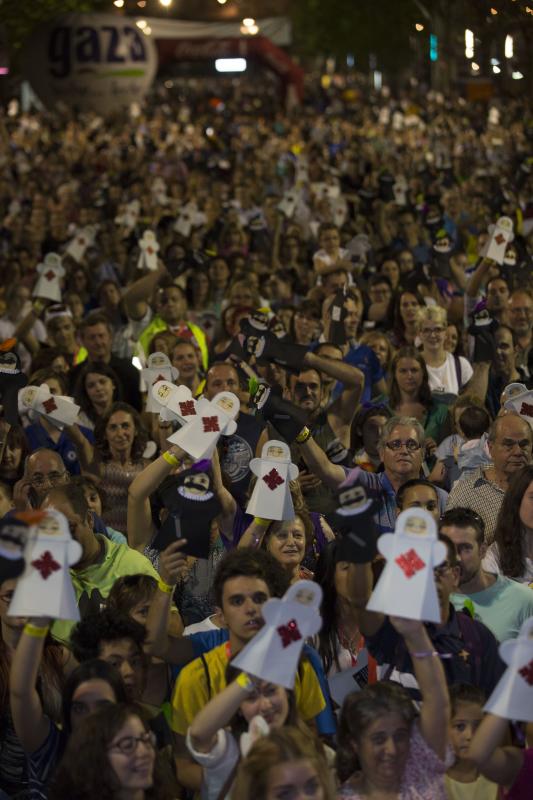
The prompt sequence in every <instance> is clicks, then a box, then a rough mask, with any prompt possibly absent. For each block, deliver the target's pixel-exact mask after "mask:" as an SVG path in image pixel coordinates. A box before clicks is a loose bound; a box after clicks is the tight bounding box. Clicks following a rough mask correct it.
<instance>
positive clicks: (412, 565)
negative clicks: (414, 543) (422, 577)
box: [394, 548, 426, 578]
mask: <svg viewBox="0 0 533 800" xmlns="http://www.w3.org/2000/svg"><path fill="white" fill-rule="evenodd" d="M394 560H395V561H396V563H397V564H398V566H399V567H400V569H401V570H402V572H403V573H404V574H405V577H406V578H412V577H413V575H416V573H417V572H420V570H421V569H424V567H425V566H426V564H425V562H424V561H422V559H421V558H420V556H419V555H418V554H417V553H416V551H415V550H413V548H411V549H410V550H408V551H407V552H406V553H402V555H401V556H398V558H395V559H394Z"/></svg>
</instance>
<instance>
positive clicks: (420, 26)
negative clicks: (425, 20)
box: [415, 22, 424, 32]
mask: <svg viewBox="0 0 533 800" xmlns="http://www.w3.org/2000/svg"><path fill="white" fill-rule="evenodd" d="M415 28H416V29H417V31H418V32H420V31H423V30H424V26H423V25H422V24H421V23H420V22H417V23H416V25H415Z"/></svg>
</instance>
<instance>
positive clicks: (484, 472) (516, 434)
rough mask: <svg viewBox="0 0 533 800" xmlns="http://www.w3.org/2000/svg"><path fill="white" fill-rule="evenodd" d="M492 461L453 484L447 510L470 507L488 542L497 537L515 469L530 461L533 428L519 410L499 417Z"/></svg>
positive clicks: (491, 443)
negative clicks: (507, 491)
mask: <svg viewBox="0 0 533 800" xmlns="http://www.w3.org/2000/svg"><path fill="white" fill-rule="evenodd" d="M488 446H489V452H490V455H491V458H492V465H489V466H488V467H478V469H477V470H475V471H474V472H473V473H472V474H469V475H466V476H465V477H464V478H461V479H460V480H458V481H457V482H456V483H455V485H454V486H453V488H452V490H451V492H450V497H449V498H448V503H447V506H446V510H448V509H451V508H457V507H458V506H460V507H461V508H470V509H472V510H473V511H476V512H477V513H478V514H479V516H480V517H481V518H482V520H483V522H484V523H485V542H486V544H487V545H489V544H491V542H492V540H493V539H494V531H495V528H496V520H497V518H498V513H499V511H500V508H501V504H502V502H503V496H504V494H505V491H506V489H507V488H508V486H509V482H510V481H511V480H512V479H513V477H514V476H515V475H516V473H517V472H518V471H519V470H520V469H522V467H525V466H527V464H530V463H531V454H532V449H533V430H532V429H531V426H530V425H529V424H528V423H527V422H526V420H524V419H522V417H519V416H518V414H513V413H509V414H506V415H505V416H503V417H497V418H496V419H495V420H494V422H493V423H492V426H491V429H490V431H489V440H488Z"/></svg>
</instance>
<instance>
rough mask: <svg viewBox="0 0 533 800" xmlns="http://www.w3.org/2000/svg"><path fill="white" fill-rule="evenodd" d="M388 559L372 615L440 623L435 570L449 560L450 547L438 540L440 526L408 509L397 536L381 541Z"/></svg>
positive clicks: (373, 598) (421, 512)
mask: <svg viewBox="0 0 533 800" xmlns="http://www.w3.org/2000/svg"><path fill="white" fill-rule="evenodd" d="M378 550H379V551H380V553H381V554H382V555H383V556H385V558H386V559H387V564H386V566H385V568H384V570H383V572H382V573H381V575H380V577H379V580H378V582H377V584H376V587H375V589H374V591H373V592H372V596H371V597H370V600H369V601H368V603H367V609H368V610H369V611H379V612H380V613H382V614H394V616H397V617H405V618H406V619H419V620H423V621H424V622H440V608H439V600H438V596H437V589H436V587H435V576H434V574H433V569H434V567H436V566H437V565H438V564H441V563H442V562H443V561H444V559H445V558H446V545H445V544H444V542H439V541H438V539H437V525H436V523H435V520H434V519H433V517H432V516H431V514H430V513H429V512H428V511H426V510H425V509H422V508H408V509H407V510H406V511H402V513H401V514H400V515H399V516H398V519H397V520H396V529H395V531H394V533H384V534H382V535H381V536H380V537H379V539H378Z"/></svg>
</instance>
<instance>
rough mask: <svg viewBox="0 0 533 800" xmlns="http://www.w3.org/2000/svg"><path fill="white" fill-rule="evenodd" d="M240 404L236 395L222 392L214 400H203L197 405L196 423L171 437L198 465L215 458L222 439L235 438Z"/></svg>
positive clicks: (170, 440) (192, 422)
mask: <svg viewBox="0 0 533 800" xmlns="http://www.w3.org/2000/svg"><path fill="white" fill-rule="evenodd" d="M239 408H240V403H239V398H238V397H237V395H235V394H233V392H219V393H218V394H216V395H215V396H214V397H213V399H212V400H207V398H205V397H202V398H201V399H200V400H199V401H198V402H197V404H196V416H195V417H194V419H191V421H190V422H189V423H188V424H187V425H185V426H184V427H183V428H180V430H179V431H176V433H173V434H172V436H169V437H168V440H167V441H169V442H171V443H172V444H177V445H178V446H179V447H181V448H182V450H185V452H186V453H188V454H189V455H190V456H191V458H193V459H194V460H195V461H200V459H203V458H211V456H212V455H213V452H214V450H215V447H216V446H217V443H218V440H219V439H220V437H221V436H231V435H232V434H233V433H235V431H236V430H237V423H236V422H235V418H236V416H237V414H238V413H239Z"/></svg>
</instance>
